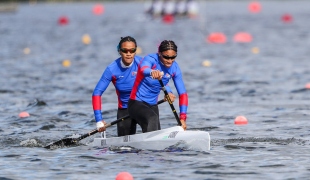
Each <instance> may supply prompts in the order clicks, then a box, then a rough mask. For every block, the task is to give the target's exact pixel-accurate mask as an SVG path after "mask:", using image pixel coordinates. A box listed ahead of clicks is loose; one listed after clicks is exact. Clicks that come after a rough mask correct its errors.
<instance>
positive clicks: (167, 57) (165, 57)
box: [161, 54, 177, 60]
mask: <svg viewBox="0 0 310 180" xmlns="http://www.w3.org/2000/svg"><path fill="white" fill-rule="evenodd" d="M161 56H162V57H163V58H164V59H168V60H169V59H170V60H173V59H175V58H176V57H177V55H175V56H165V55H163V54H162V55H161Z"/></svg>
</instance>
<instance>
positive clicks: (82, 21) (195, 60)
mask: <svg viewBox="0 0 310 180" xmlns="http://www.w3.org/2000/svg"><path fill="white" fill-rule="evenodd" d="M93 5H94V4H83V3H78V4H71V3H65V4H37V5H28V4H20V5H19V7H18V11H17V12H16V13H2V14H0V39H1V41H0V76H1V79H0V83H1V86H0V98H1V101H0V113H1V118H0V133H1V134H0V137H1V138H0V148H1V151H0V156H1V158H0V179H94V178H100V179H114V178H115V176H116V175H117V174H118V173H119V172H121V171H128V172H130V173H131V174H132V175H133V176H134V177H135V179H169V180H170V179H171V180H176V179H197V180H198V179H199V180H200V179H307V178H308V177H309V176H310V165H309V164H310V155H309V150H310V148H309V144H310V143H309V140H310V138H309V134H310V131H309V129H310V124H309V117H310V112H309V110H310V105H309V100H310V91H309V90H307V89H305V85H306V84H307V83H309V82H310V78H309V76H310V70H309V67H310V66H309V61H310V59H309V57H310V51H309V47H310V34H309V29H310V23H309V18H310V2H308V1H296V2H294V1H285V2H282V1H263V2H262V6H263V9H262V12H261V13H259V14H250V13H249V12H248V10H247V5H248V3H247V2H242V1H237V2H230V1H227V2H225V1H221V2H216V1H210V2H200V11H201V16H200V17H199V18H196V19H185V18H184V19H176V21H175V23H174V24H170V25H166V24H163V23H162V22H161V21H160V20H159V19H154V20H152V19H150V18H148V17H146V16H145V15H144V14H143V10H144V5H145V4H144V3H105V4H104V5H105V13H104V14H103V15H102V16H95V15H93V14H92V13H91V9H92V7H93ZM285 13H290V14H291V15H292V16H293V22H292V23H289V24H287V23H283V22H282V21H281V16H282V15H283V14H285ZM63 15H65V16H67V17H68V18H69V25H67V26H58V24H57V20H58V18H59V17H60V16H63ZM241 31H245V32H249V33H251V34H252V36H253V42H251V43H248V44H238V43H234V42H233V41H232V39H233V36H234V34H235V33H237V32H241ZM210 32H223V33H225V34H226V36H227V41H228V42H227V43H226V44H208V43H206V41H205V39H206V37H207V35H208V34H209V33H210ZM84 34H89V35H90V36H91V38H92V43H91V44H90V45H84V44H83V43H82V42H81V37H82V36H83V35H84ZM126 35H131V36H133V37H135V38H136V40H137V42H138V46H140V47H141V48H142V54H141V55H142V56H143V55H145V54H147V53H150V52H154V51H156V47H157V45H158V44H159V43H160V42H161V41H162V40H164V39H171V40H174V41H175V42H176V43H177V45H178V47H179V52H178V58H177V61H178V62H179V64H180V66H181V68H182V71H183V74H184V81H185V85H186V88H187V90H188V95H189V108H188V129H189V130H203V131H208V132H209V133H210V136H211V139H212V142H211V151H209V152H199V151H189V150H186V149H185V150H181V149H177V151H172V152H171V151H164V152H153V151H146V150H141V151H134V152H131V153H124V152H119V151H115V150H108V149H96V148H92V147H90V146H85V145H81V146H77V147H69V148H62V149H56V150H46V149H44V148H42V146H44V145H46V144H48V143H50V142H53V141H56V140H58V139H60V138H63V137H65V136H69V135H72V134H83V133H86V132H88V131H90V130H92V129H93V128H95V121H94V118H93V112H92V104H91V94H92V90H93V88H94V87H95V85H96V83H97V81H98V80H99V78H100V76H101V73H102V72H103V70H104V69H105V67H106V65H108V64H109V63H110V62H111V61H112V60H114V59H116V58H117V57H118V53H117V52H116V46H117V43H118V41H119V39H120V37H121V36H126ZM254 47H256V48H258V49H259V53H258V54H255V53H252V51H251V50H252V48H254ZM25 48H29V49H30V50H31V52H30V53H29V54H25V53H24V52H23V50H24V49H25ZM65 59H69V60H70V61H71V66H70V67H64V66H62V62H63V60H65ZM205 60H209V61H210V62H211V63H212V65H211V66H210V67H204V66H202V62H203V61H205ZM171 86H172V87H174V86H173V84H171ZM102 101H103V105H102V106H103V108H102V109H103V114H104V117H106V119H105V120H106V121H108V122H111V121H113V120H115V117H116V107H117V104H116V103H117V100H116V95H115V91H114V88H113V86H112V85H111V86H109V88H108V89H107V91H106V92H105V93H104V95H103V97H102ZM177 104H178V103H177V102H176V103H175V106H176V107H177ZM22 111H27V112H29V113H30V117H28V118H19V117H18V114H19V113H20V112H22ZM160 113H161V119H162V121H161V123H162V127H163V128H166V127H171V126H173V125H175V124H176V121H175V120H174V117H173V114H172V113H171V110H170V107H169V105H168V104H163V105H160ZM238 115H244V116H246V117H247V118H248V120H249V123H248V124H247V125H244V126H236V125H234V118H235V117H236V116H238ZM138 131H139V132H140V129H138ZM107 135H108V136H116V126H114V127H111V128H109V129H108V130H107ZM95 136H97V135H94V136H92V137H90V138H87V139H85V140H83V141H82V143H83V144H87V143H89V142H91V141H92V138H93V137H95ZM31 142H33V143H31Z"/></svg>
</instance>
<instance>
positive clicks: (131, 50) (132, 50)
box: [120, 48, 137, 54]
mask: <svg viewBox="0 0 310 180" xmlns="http://www.w3.org/2000/svg"><path fill="white" fill-rule="evenodd" d="M136 50H137V49H136V48H134V49H123V48H120V51H121V52H122V53H125V54H127V53H128V52H130V53H131V54H133V53H135V52H136Z"/></svg>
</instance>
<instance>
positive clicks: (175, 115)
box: [158, 79, 182, 126]
mask: <svg viewBox="0 0 310 180" xmlns="http://www.w3.org/2000/svg"><path fill="white" fill-rule="evenodd" d="M158 81H159V83H160V85H161V87H162V90H163V91H164V93H165V97H166V99H167V101H168V102H169V104H170V107H171V110H172V112H173V114H174V117H175V119H176V120H177V122H178V125H179V126H182V124H181V121H180V118H179V116H178V114H177V112H176V110H175V108H174V106H173V103H172V101H171V99H170V97H169V94H168V92H167V90H166V88H165V85H164V83H163V81H162V80H161V79H159V80H158Z"/></svg>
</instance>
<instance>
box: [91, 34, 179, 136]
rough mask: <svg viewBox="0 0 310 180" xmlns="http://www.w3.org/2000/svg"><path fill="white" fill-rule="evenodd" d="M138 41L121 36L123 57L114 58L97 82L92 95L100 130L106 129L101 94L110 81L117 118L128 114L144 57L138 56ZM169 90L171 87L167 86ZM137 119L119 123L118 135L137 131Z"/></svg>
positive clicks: (119, 49) (119, 48)
mask: <svg viewBox="0 0 310 180" xmlns="http://www.w3.org/2000/svg"><path fill="white" fill-rule="evenodd" d="M136 49H137V43H136V40H135V39H134V38H133V37H130V36H127V37H124V38H121V40H120V42H119V44H118V46H117V50H118V53H119V54H120V56H121V57H119V58H117V59H116V60H114V61H113V62H112V63H111V64H110V65H109V66H108V67H107V68H106V69H105V71H104V72H103V74H102V76H101V78H100V80H99V82H98V83H97V85H96V87H95V89H94V91H93V96H92V104H93V110H94V115H95V119H96V122H97V124H96V125H97V129H98V131H99V132H102V131H105V127H104V124H105V122H104V121H103V118H102V114H101V96H102V94H103V92H104V91H105V90H106V89H107V87H108V86H109V84H110V82H112V83H113V85H114V86H115V90H116V94H117V98H118V110H117V119H119V118H121V117H124V116H127V115H128V111H127V106H128V105H127V104H128V100H129V96H130V92H131V90H132V87H133V84H134V82H135V79H136V75H137V71H138V65H139V62H140V60H141V59H142V58H141V57H139V56H136ZM166 88H167V91H169V92H171V89H170V88H169V87H167V86H166ZM169 95H170V98H172V100H174V97H173V96H174V95H173V94H172V93H169ZM136 124H137V123H136V121H135V120H133V119H130V118H129V119H126V121H121V122H120V123H118V124H117V134H118V136H125V135H131V134H135V133H136Z"/></svg>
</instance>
